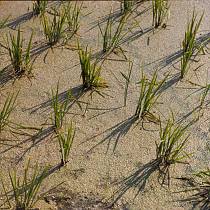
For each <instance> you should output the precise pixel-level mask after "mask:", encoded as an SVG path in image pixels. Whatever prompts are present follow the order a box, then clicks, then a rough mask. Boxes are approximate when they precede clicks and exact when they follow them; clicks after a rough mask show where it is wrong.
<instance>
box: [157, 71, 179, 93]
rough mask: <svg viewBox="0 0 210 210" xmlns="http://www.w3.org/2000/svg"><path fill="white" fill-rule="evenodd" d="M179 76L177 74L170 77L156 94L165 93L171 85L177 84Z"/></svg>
mask: <svg viewBox="0 0 210 210" xmlns="http://www.w3.org/2000/svg"><path fill="white" fill-rule="evenodd" d="M180 78H181V77H180V74H179V73H177V74H175V75H173V76H172V77H171V79H170V80H168V81H166V82H165V83H164V84H163V85H162V87H161V88H160V90H159V91H158V93H157V94H162V93H163V92H164V91H166V90H167V89H168V88H170V87H172V86H173V85H175V84H177V83H178V82H179V81H180Z"/></svg>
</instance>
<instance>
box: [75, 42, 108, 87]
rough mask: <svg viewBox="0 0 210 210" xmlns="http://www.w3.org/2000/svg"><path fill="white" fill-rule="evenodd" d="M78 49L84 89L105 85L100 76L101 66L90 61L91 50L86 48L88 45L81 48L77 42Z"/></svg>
mask: <svg viewBox="0 0 210 210" xmlns="http://www.w3.org/2000/svg"><path fill="white" fill-rule="evenodd" d="M78 49H79V60H80V66H81V71H82V72H81V76H82V82H83V86H84V88H85V89H86V90H89V89H92V90H93V89H94V90H96V89H98V88H104V87H107V84H106V82H105V81H104V79H103V78H102V77H101V66H98V65H97V64H96V63H91V51H89V50H88V47H86V48H85V50H83V49H82V48H81V47H80V46H79V44H78Z"/></svg>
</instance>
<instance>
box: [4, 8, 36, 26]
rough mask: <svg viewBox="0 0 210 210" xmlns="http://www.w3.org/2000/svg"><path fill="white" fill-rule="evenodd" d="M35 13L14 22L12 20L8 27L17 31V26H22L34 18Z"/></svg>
mask: <svg viewBox="0 0 210 210" xmlns="http://www.w3.org/2000/svg"><path fill="white" fill-rule="evenodd" d="M34 15H35V14H34V12H33V11H32V12H27V13H25V14H23V15H21V16H19V17H17V18H14V19H13V20H10V21H9V22H8V23H7V25H6V26H7V27H9V28H11V29H16V27H17V26H19V25H20V24H23V23H25V22H26V21H28V20H30V19H31V18H32V17H33V16H34Z"/></svg>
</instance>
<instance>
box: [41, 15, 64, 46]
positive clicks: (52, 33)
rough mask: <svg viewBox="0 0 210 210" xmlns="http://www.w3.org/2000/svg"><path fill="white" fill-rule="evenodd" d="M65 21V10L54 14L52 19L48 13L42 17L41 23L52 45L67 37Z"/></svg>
mask: <svg viewBox="0 0 210 210" xmlns="http://www.w3.org/2000/svg"><path fill="white" fill-rule="evenodd" d="M65 22H66V13H65V12H61V13H60V14H58V15H57V14H54V15H53V19H52V20H51V19H50V17H48V16H46V15H43V16H42V17H41V24H42V27H43V29H44V35H45V37H46V39H47V41H48V43H49V44H50V45H51V46H53V45H55V44H57V43H58V41H59V40H61V39H62V38H64V37H65V36H64V35H65V32H66V28H65Z"/></svg>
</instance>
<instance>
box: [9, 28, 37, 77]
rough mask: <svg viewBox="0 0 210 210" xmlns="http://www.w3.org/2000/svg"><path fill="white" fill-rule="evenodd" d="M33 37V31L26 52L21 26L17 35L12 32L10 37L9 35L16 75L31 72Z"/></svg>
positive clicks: (10, 51) (11, 56) (10, 52)
mask: <svg viewBox="0 0 210 210" xmlns="http://www.w3.org/2000/svg"><path fill="white" fill-rule="evenodd" d="M32 37H33V32H32V33H31V37H30V40H29V42H28V46H27V48H26V52H24V51H23V38H22V37H21V33H20V28H19V29H18V33H17V36H13V35H11V34H10V39H9V38H8V36H7V45H8V51H9V55H10V59H11V63H12V66H13V68H14V71H15V74H16V75H21V74H27V75H29V74H31V71H32V64H33V62H32V61H31V54H30V50H31V45H32Z"/></svg>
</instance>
